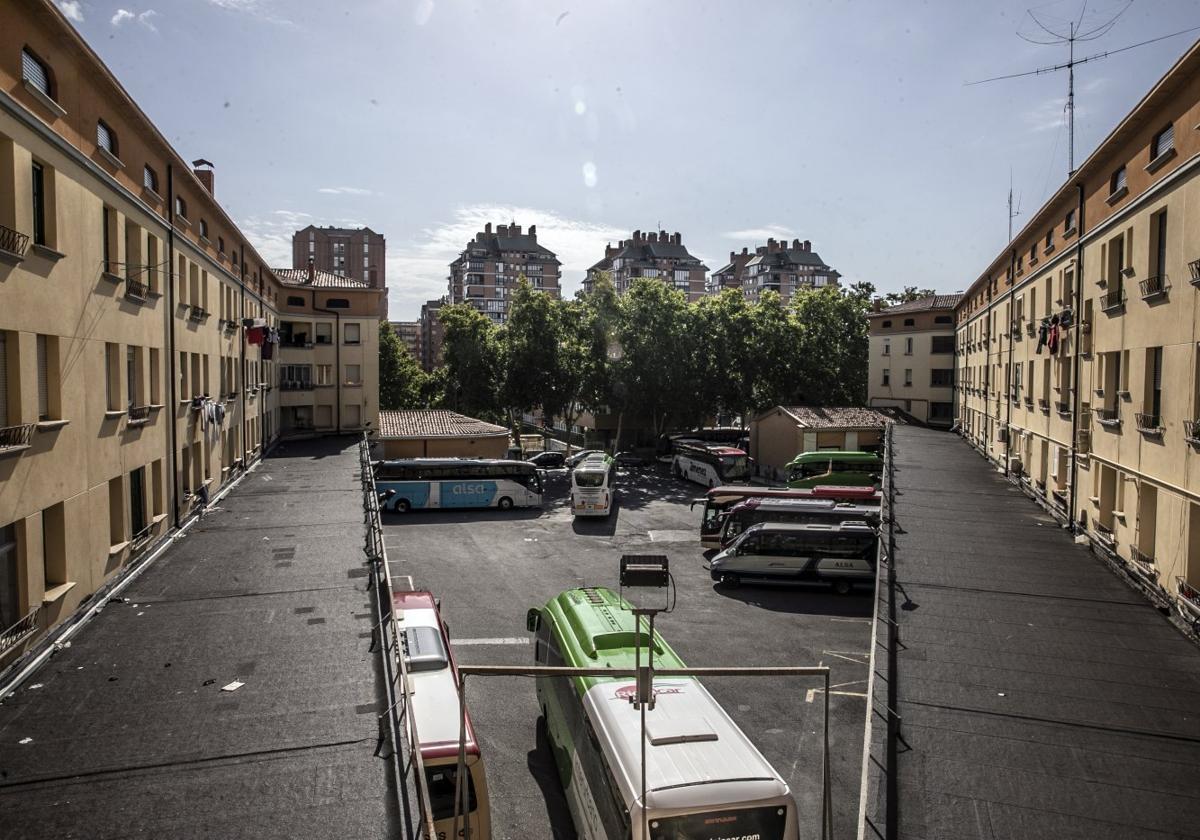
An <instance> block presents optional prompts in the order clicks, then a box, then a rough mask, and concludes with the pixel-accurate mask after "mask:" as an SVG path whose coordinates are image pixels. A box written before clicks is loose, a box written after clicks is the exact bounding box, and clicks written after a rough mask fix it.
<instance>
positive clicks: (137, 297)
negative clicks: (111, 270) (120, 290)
mask: <svg viewBox="0 0 1200 840" xmlns="http://www.w3.org/2000/svg"><path fill="white" fill-rule="evenodd" d="M148 294H150V287H149V286H147V285H146V284H145V283H143V282H141V281H140V280H126V281H125V299H126V300H132V301H135V302H136V303H145V302H146V296H147V295H148Z"/></svg>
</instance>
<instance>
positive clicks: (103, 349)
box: [0, 0, 381, 667]
mask: <svg viewBox="0 0 1200 840" xmlns="http://www.w3.org/2000/svg"><path fill="white" fill-rule="evenodd" d="M6 24H15V25H8V26H5V27H3V28H0V667H2V666H3V665H5V664H7V663H9V662H11V661H13V660H14V659H15V658H16V657H17V656H19V655H20V653H21V652H22V651H24V650H25V649H27V648H28V647H29V646H30V645H31V644H33V643H34V642H35V641H36V640H37V639H38V638H39V637H40V636H41V635H43V634H44V633H45V632H46V631H47V630H49V629H51V628H53V627H55V626H56V625H58V624H59V623H61V622H62V621H63V620H64V619H65V618H67V617H69V616H70V615H72V614H73V613H74V612H75V610H76V609H77V608H78V607H79V606H80V605H81V604H83V603H84V602H85V601H86V600H87V599H88V598H89V597H90V596H92V595H93V594H94V593H96V592H98V591H99V590H101V589H102V588H103V587H104V585H105V584H106V583H107V582H109V581H111V580H112V579H113V578H114V577H115V576H117V575H118V574H119V573H120V572H121V571H122V570H123V569H126V568H128V567H129V566H130V565H131V564H133V563H135V562H137V561H138V560H139V559H140V558H141V557H143V556H145V555H146V554H147V553H148V552H150V551H151V550H152V549H153V548H154V547H155V546H156V545H159V544H161V541H162V540H163V538H164V537H166V536H167V535H168V534H169V533H170V531H171V530H172V529H173V528H176V527H178V526H179V525H180V524H181V523H182V522H183V521H184V520H185V519H186V518H187V517H188V515H189V514H190V513H191V512H192V510H193V508H194V506H195V503H196V500H197V499H198V498H200V497H201V496H202V489H203V493H206V494H208V495H209V496H210V497H211V495H213V494H215V493H216V492H218V491H219V489H220V488H221V487H222V485H224V484H225V483H227V482H228V481H229V480H230V479H232V478H234V477H235V476H236V475H238V474H239V473H240V472H241V471H242V470H244V469H245V468H246V467H247V466H249V465H250V463H251V462H253V461H254V460H255V459H257V458H258V457H260V456H261V454H262V452H263V451H264V449H265V448H266V447H268V446H269V445H270V444H271V443H272V442H273V441H274V440H276V439H277V438H278V437H279V435H280V434H281V432H286V431H288V429H289V426H288V423H287V416H286V415H285V412H284V404H285V403H286V401H287V398H285V396H284V394H283V391H282V389H281V388H280V383H281V381H282V378H281V377H282V374H281V363H282V362H283V361H284V356H285V355H287V354H285V353H283V352H281V351H282V349H283V348H281V347H278V346H277V345H278V343H277V342H276V344H275V345H274V346H272V347H271V349H270V350H265V346H266V344H268V343H271V342H270V341H264V343H263V344H254V343H252V342H251V340H250V336H251V335H255V334H258V335H262V336H264V337H265V338H267V339H271V338H273V337H275V336H277V334H278V327H279V324H280V320H281V318H283V317H285V316H286V315H287V313H289V312H291V311H292V310H293V309H295V308H296V307H294V306H289V299H288V298H289V295H291V296H293V297H299V296H300V295H299V294H297V293H296V292H294V291H292V289H291V288H290V287H289V285H288V284H287V283H285V282H284V281H282V280H281V279H280V278H278V277H277V276H276V275H275V274H274V273H273V272H272V271H271V270H270V269H269V268H268V266H267V265H266V263H265V262H264V261H263V259H262V258H261V257H260V255H259V254H258V253H257V252H256V251H255V250H254V248H253V246H252V245H251V244H250V243H249V242H248V241H247V240H246V239H245V237H244V236H243V235H242V234H241V233H240V232H239V230H238V228H237V226H236V225H235V224H234V223H233V222H232V220H231V219H230V218H229V217H228V216H227V215H226V214H225V212H224V211H223V210H222V209H221V207H220V205H219V204H218V203H217V202H216V200H215V198H214V195H213V192H212V189H213V173H212V171H211V170H210V169H207V168H196V169H194V167H193V166H191V165H188V164H187V163H185V162H184V161H183V160H182V159H181V158H180V156H179V155H178V154H177V153H176V152H175V151H174V150H173V149H172V148H171V147H170V145H169V144H168V143H167V142H166V140H165V139H164V138H163V136H162V135H161V134H160V133H159V132H158V130H157V129H156V128H155V127H154V125H153V124H152V123H151V122H150V120H149V119H148V118H147V117H146V115H145V114H144V113H142V111H141V110H140V109H139V108H138V106H137V105H136V104H135V103H134V102H133V100H132V99H131V98H130V97H129V95H128V94H127V93H126V92H125V90H124V89H123V88H122V87H121V85H120V84H119V83H118V82H117V81H116V79H115V78H114V77H113V76H112V75H111V73H110V72H109V71H108V69H107V67H105V65H104V64H103V63H102V62H101V61H100V60H99V58H98V57H97V56H96V55H95V54H94V53H93V52H92V51H91V50H90V48H89V47H88V46H87V44H86V43H85V42H84V41H83V40H82V39H81V38H80V37H79V35H78V34H77V33H76V31H75V30H74V29H73V28H72V27H71V26H70V24H69V23H68V22H67V21H66V20H65V19H64V18H63V17H62V15H61V14H60V13H59V12H58V10H57V9H56V8H55V7H54V6H53V4H51V3H49V2H42V1H41V0H21V2H17V3H15V4H10V6H9V9H8V13H7V16H6ZM303 294H304V297H305V298H306V302H309V301H311V300H313V299H314V298H313V295H316V297H315V299H316V301H317V303H318V304H321V305H323V303H322V299H323V298H326V297H335V296H336V297H337V298H340V299H342V300H343V301H344V302H345V303H344V305H343V307H342V309H341V310H340V311H339V312H331V313H330V314H329V315H328V316H327V317H328V320H329V321H330V322H338V321H340V327H341V328H342V329H341V330H339V337H340V338H344V337H345V328H346V327H347V326H348V325H349V324H350V323H356V324H358V326H357V327H356V328H354V329H352V330H351V332H352V336H351V337H352V338H353V339H354V341H353V343H352V344H351V343H348V344H347V347H346V353H345V354H342V355H343V356H344V358H341V359H340V361H343V362H345V363H346V364H353V363H354V361H353V360H357V368H353V369H352V372H353V373H354V376H355V377H356V379H357V382H356V383H350V382H341V383H340V386H341V387H338V388H337V389H336V390H337V393H338V394H339V396H340V397H341V398H342V402H343V403H344V404H345V406H347V407H346V409H345V412H344V413H343V414H342V416H341V420H340V422H335V421H331V422H330V424H329V425H328V426H327V427H326V428H328V429H329V430H330V431H336V430H339V429H340V430H353V429H360V428H363V427H364V425H366V424H367V423H369V422H371V421H372V420H373V419H374V418H375V417H376V415H377V413H378V402H377V385H376V383H377V379H378V343H377V342H378V315H377V313H378V311H379V301H378V296H379V295H380V294H381V293H380V292H379V291H377V290H370V289H358V288H350V289H320V290H319V293H317V292H314V291H312V290H310V291H306V292H304V293H303ZM324 302H326V303H327V301H324ZM307 305H311V303H308V304H307ZM339 305H340V304H339ZM372 313H376V314H375V315H374V317H372ZM289 317H290V316H289ZM339 349H340V348H339ZM264 350H265V352H264ZM304 352H305V353H307V354H308V355H309V356H310V357H311V356H313V355H314V354H316V353H318V352H324V348H322V350H321V351H318V350H316V348H309V349H306V350H304ZM328 355H329V356H330V357H331V362H330V363H332V361H333V357H334V356H335V355H338V351H334V350H332V349H331V350H330V352H329V353H328ZM347 360H351V361H347ZM289 361H290V360H289ZM305 361H308V362H310V363H313V364H315V363H316V362H314V361H313V360H312V359H307V360H305ZM343 373H344V371H343ZM368 383H369V384H368ZM351 391H353V394H350V392H351ZM368 394H369V395H368ZM309 399H310V402H313V403H314V408H313V417H314V420H315V419H316V417H317V416H318V409H317V408H316V400H315V399H314V398H313V395H312V394H309ZM331 404H332V403H331ZM348 406H353V408H349V407H348ZM313 426H314V427H315V426H317V424H316V423H315V422H314V424H313Z"/></svg>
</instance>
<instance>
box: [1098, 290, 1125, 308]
mask: <svg viewBox="0 0 1200 840" xmlns="http://www.w3.org/2000/svg"><path fill="white" fill-rule="evenodd" d="M1124 305H1125V290H1124V289H1116V290H1114V291H1111V292H1108V293H1106V294H1104V295H1102V296H1101V298H1100V308H1101V309H1103V310H1104V311H1105V312H1112V311H1113V310H1115V309H1120V308H1121V307H1122V306H1124Z"/></svg>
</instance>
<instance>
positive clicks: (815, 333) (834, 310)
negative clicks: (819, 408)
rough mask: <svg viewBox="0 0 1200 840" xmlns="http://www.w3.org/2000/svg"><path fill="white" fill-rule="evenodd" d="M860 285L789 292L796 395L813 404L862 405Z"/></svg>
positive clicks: (866, 297)
mask: <svg viewBox="0 0 1200 840" xmlns="http://www.w3.org/2000/svg"><path fill="white" fill-rule="evenodd" d="M869 306H870V292H869V291H868V290H867V289H866V288H865V287H857V286H852V287H849V288H842V287H838V286H823V287H820V288H816V289H803V290H800V291H798V292H797V293H796V294H795V296H794V297H793V298H792V313H793V318H794V320H795V322H796V325H797V328H798V332H799V340H798V343H797V346H796V356H795V359H796V363H797V366H798V373H799V375H798V381H799V382H801V383H802V384H803V393H802V394H801V395H798V397H799V398H800V399H801V400H802V401H804V402H808V403H811V404H818V405H862V404H863V403H865V401H866V384H867V318H866V312H867V309H868V308H869Z"/></svg>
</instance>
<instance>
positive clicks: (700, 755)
mask: <svg viewBox="0 0 1200 840" xmlns="http://www.w3.org/2000/svg"><path fill="white" fill-rule="evenodd" d="M630 609H631V607H630V605H629V603H628V602H626V601H625V600H624V599H622V598H621V597H619V596H618V595H617V594H616V593H614V592H612V591H611V590H608V589H602V588H586V589H571V590H568V591H566V592H563V593H562V594H560V595H558V596H556V597H555V598H552V599H551V600H550V601H549V602H548V603H547V604H546V605H545V606H543V607H541V608H534V609H531V610H530V611H529V614H528V617H527V620H526V626H527V627H528V629H529V630H530V631H531V632H533V633H534V658H535V660H536V661H537V664H539V665H560V666H562V665H565V666H569V667H591V668H606V667H609V668H621V669H631V670H632V669H633V667H634V659H635V648H636V646H637V645H638V644H639V643H640V644H641V646H642V660H643V661H645V658H646V654H647V652H648V645H649V644H653V645H654V661H655V664H656V665H658V666H661V667H664V668H682V667H684V665H683V662H682V661H680V659H679V657H678V656H677V655H676V654H675V651H673V650H672V649H671V648H670V647H669V646H668V645H667V643H666V642H665V641H663V639H662V637H661V636H660V635H659V634H658V633H655V634H654V637H653V639H650V638H649V637H648V634H647V633H646V632H645V631H643V632H641V633H638V632H637V631H636V630H635V627H634V618H633V615H632V613H631V612H630ZM635 688H636V683H635V681H634V680H633V679H632V678H627V677H626V678H613V677H539V678H538V680H537V698H538V703H539V705H540V706H541V709H542V716H543V718H544V720H545V722H546V731H547V735H548V737H549V741H550V745H551V748H552V751H553V753H554V758H555V761H556V762H557V764H558V772H559V776H560V778H561V779H562V784H563V789H564V791H565V793H566V798H567V803H568V805H569V807H570V810H571V816H572V818H573V820H574V822H575V828H576V830H577V831H578V834H579V836H580V837H581V838H582V839H583V840H610V838H628V840H676V838H705V840H707V839H708V838H733V837H738V838H741V837H754V838H758V839H759V840H795V838H798V837H799V830H798V817H797V813H796V803H795V801H794V799H793V798H792V794H791V791H790V790H789V789H788V786H787V783H786V782H784V781H783V779H782V778H780V776H779V774H778V773H777V772H775V769H774V768H773V767H771V765H770V764H769V763H768V762H767V760H766V759H765V758H763V756H762V754H761V753H760V752H759V751H758V749H757V748H755V746H754V745H753V744H752V743H751V742H750V739H749V738H747V737H746V736H745V734H744V733H743V732H742V731H741V730H740V729H739V728H738V726H737V724H735V723H734V722H733V720H732V719H731V718H730V717H729V715H728V714H726V712H725V710H724V709H723V708H721V706H720V705H719V704H718V703H717V702H716V700H714V699H713V697H712V695H710V694H709V693H708V691H707V690H705V688H704V686H703V685H701V684H700V682H699V681H698V680H696V679H694V678H690V677H672V678H657V679H655V680H654V699H655V706H654V709H653V710H649V711H647V712H646V735H645V750H646V764H645V766H646V779H645V788H646V800H645V802H643V801H641V795H642V774H641V769H640V768H641V766H642V763H641V750H642V746H643V739H642V730H641V721H640V715H641V713H640V711H639V710H638V709H637V708H635V707H634V705H633V704H632V703H631V702H630V698H631V697H633V696H634V694H635Z"/></svg>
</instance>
